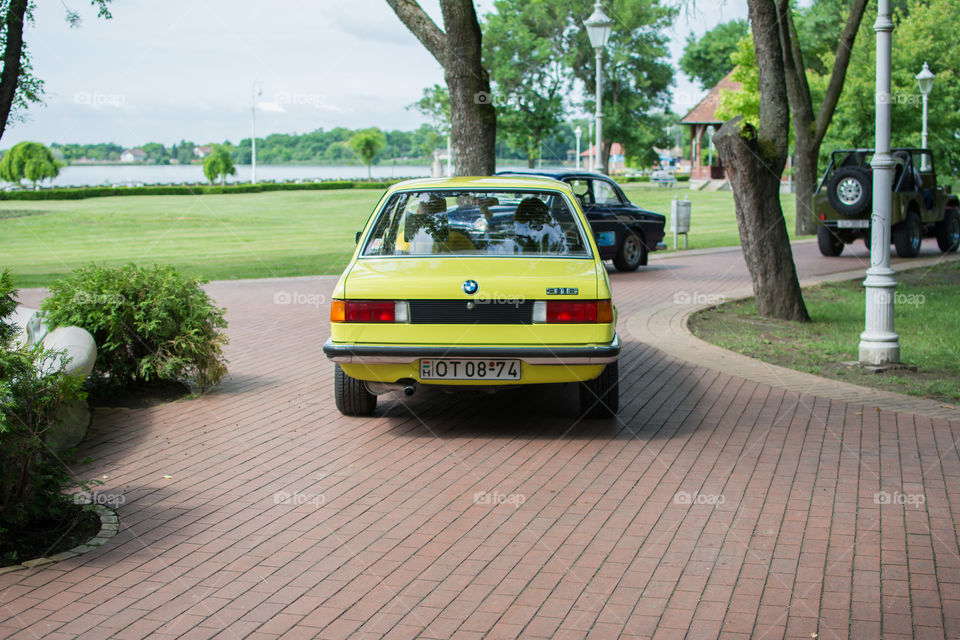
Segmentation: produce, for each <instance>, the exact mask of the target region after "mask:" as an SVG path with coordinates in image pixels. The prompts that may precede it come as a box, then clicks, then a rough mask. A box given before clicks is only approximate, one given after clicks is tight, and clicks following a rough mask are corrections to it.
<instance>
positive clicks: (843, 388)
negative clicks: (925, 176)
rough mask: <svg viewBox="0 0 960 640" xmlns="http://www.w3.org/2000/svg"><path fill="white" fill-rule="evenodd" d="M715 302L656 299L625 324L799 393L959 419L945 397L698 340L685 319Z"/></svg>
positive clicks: (658, 344) (703, 361) (643, 336)
mask: <svg viewBox="0 0 960 640" xmlns="http://www.w3.org/2000/svg"><path fill="white" fill-rule="evenodd" d="M945 260H946V261H951V262H952V261H955V260H960V255H957V254H954V255H950V256H948V257H947V256H944V255H940V256H936V257H929V258H920V259H914V260H911V261H909V263H906V262H901V263H898V264H897V265H896V266H897V270H898V271H905V270H908V269H919V268H923V267H928V266H931V265H933V264H936V263H938V262H943V261H945ZM864 271H865V269H864V268H861V269H855V270H851V271H840V272H836V273H830V274H823V275H818V276H812V277H808V278H802V279H801V280H800V286H801V287H809V286H812V285H816V284H821V283H824V282H839V281H843V280H854V279H857V278H863V277H864ZM721 295H722V296H723V301H724V302H730V301H733V300H739V299H743V298H749V297H751V296H753V288H752V287H750V286H748V287H744V288H739V289H735V290H731V291H727V292H724V293H723V294H721ZM715 306H717V305H716V303H715V302H714V303H706V304H699V303H698V304H689V303H683V304H680V303H676V302H664V303H660V304H657V305H654V306H652V307H650V308H649V309H647V310H645V311H644V312H641V313H636V314H633V315H632V316H630V317H629V318H627V322H626V329H627V332H628V333H629V334H630V335H632V336H633V337H634V338H635V339H638V340H642V341H643V342H646V343H647V344H650V345H651V346H653V347H654V348H656V349H659V350H660V351H663V352H664V353H666V354H668V355H670V356H672V357H675V358H677V359H680V360H683V361H686V362H690V363H692V364H694V365H696V366H702V367H706V368H708V369H713V370H715V371H720V372H723V373H726V374H729V375H733V376H737V377H740V378H744V379H747V380H751V381H754V382H761V383H763V384H767V385H770V386H773V387H779V388H784V389H788V390H790V391H793V392H795V393H798V394H802V395H812V396H820V397H823V398H828V399H831V400H840V401H843V402H847V403H850V404H860V405H864V406H872V407H876V408H877V409H878V410H879V409H888V410H891V411H895V412H897V413H907V414H913V415H921V416H926V417H931V418H940V419H945V420H950V421H953V422H960V409H957V408H955V407H952V406H951V405H948V404H946V403H943V402H939V401H936V400H930V399H927V398H919V397H914V396H908V395H904V394H901V393H896V392H893V391H884V390H881V389H875V388H872V387H863V386H859V385H855V384H851V383H848V382H842V381H838V380H832V379H830V378H824V377H822V376H816V375H813V374H810V373H804V372H802V371H797V370H795V369H788V368H786V367H782V366H780V365H775V364H771V363H769V362H764V361H763V360H759V359H756V358H751V357H749V356H745V355H743V354H741V353H736V352H734V351H729V350H727V349H724V348H723V347H719V346H717V345H715V344H712V343H709V342H706V341H704V340H701V339H700V338H698V337H697V336H695V335H693V333H692V332H691V331H690V328H689V326H688V320H689V318H690V316H691V315H693V314H694V313H696V312H698V311H702V310H704V309H709V308H711V307H715ZM799 387H806V388H807V390H806V391H803V392H801V391H799V390H798V388H799Z"/></svg>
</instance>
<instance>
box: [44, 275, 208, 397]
mask: <svg viewBox="0 0 960 640" xmlns="http://www.w3.org/2000/svg"><path fill="white" fill-rule="evenodd" d="M201 284H203V281H200V280H198V279H196V278H192V277H186V276H183V275H181V274H180V273H179V272H177V270H176V269H174V268H173V267H169V266H156V265H155V266H153V267H151V268H143V267H139V266H137V265H133V264H127V265H124V266H122V267H104V266H99V265H94V264H91V265H88V266H86V267H80V268H79V269H76V270H74V271H73V272H72V273H71V274H70V275H68V276H66V277H65V278H62V279H60V280H57V281H56V282H55V283H54V284H53V286H52V287H51V288H50V296H49V297H48V298H47V299H46V300H44V302H43V310H44V313H45V316H46V321H47V323H48V324H49V325H50V326H51V328H52V327H62V326H77V327H83V328H84V329H86V330H87V331H89V332H90V333H91V334H92V335H93V338H94V340H95V341H96V343H97V363H96V365H95V367H94V370H93V376H92V378H93V382H94V383H95V384H103V385H108V386H110V387H114V388H116V387H123V388H129V387H130V386H131V385H134V384H137V383H140V382H152V381H177V382H186V383H191V384H193V385H195V386H197V387H199V388H200V389H206V388H208V387H211V386H213V385H216V384H218V383H219V382H220V380H222V379H223V376H224V375H226V373H227V367H226V359H225V358H224V357H223V346H224V345H225V344H226V343H227V337H226V335H225V334H224V333H223V331H222V329H223V328H225V327H226V326H227V323H226V320H224V317H223V314H224V310H223V309H221V308H218V307H216V306H214V304H213V302H212V301H211V299H210V297H209V296H208V295H207V293H206V292H205V291H204V290H203V289H202V288H201V287H200V285H201Z"/></svg>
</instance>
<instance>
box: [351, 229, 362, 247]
mask: <svg viewBox="0 0 960 640" xmlns="http://www.w3.org/2000/svg"><path fill="white" fill-rule="evenodd" d="M361 233H363V231H357V235H356V236H354V238H353V244H360V234H361Z"/></svg>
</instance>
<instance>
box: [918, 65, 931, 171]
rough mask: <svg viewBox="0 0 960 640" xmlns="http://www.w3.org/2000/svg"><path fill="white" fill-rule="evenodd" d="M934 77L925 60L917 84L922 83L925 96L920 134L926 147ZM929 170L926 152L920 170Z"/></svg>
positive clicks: (921, 89) (921, 86)
mask: <svg viewBox="0 0 960 640" xmlns="http://www.w3.org/2000/svg"><path fill="white" fill-rule="evenodd" d="M934 78H936V76H935V75H933V73H932V72H931V71H930V67H928V66H927V63H926V62H924V63H923V69H921V70H920V73H918V74H917V84H918V85H920V95H921V96H923V130H922V133H921V134H920V146H921V147H923V148H924V149H926V148H927V96H929V95H930V90H931V89H933V79H934ZM929 170H930V167H928V166H927V154H925V153H924V154H923V155H922V156H920V171H929Z"/></svg>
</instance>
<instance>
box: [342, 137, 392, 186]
mask: <svg viewBox="0 0 960 640" xmlns="http://www.w3.org/2000/svg"><path fill="white" fill-rule="evenodd" d="M349 144H350V148H351V149H353V151H354V152H355V153H356V154H357V155H358V156H360V159H361V160H363V164H365V165H367V178H368V179H369V178H370V167H371V165H373V161H374V160H376V158H377V156H378V155H380V152H381V151H383V148H384V146H386V144H387V139H386V136H384V135H383V131H380V129H378V128H376V127H370V128H369V129H364V130H363V131H360V132H358V133H355V134H354V135H353V137H352V138H350V142H349Z"/></svg>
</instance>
